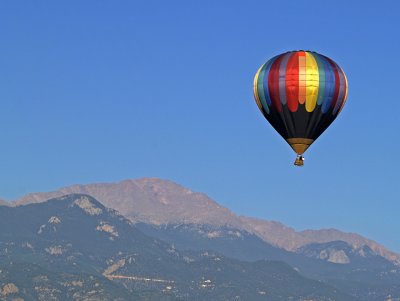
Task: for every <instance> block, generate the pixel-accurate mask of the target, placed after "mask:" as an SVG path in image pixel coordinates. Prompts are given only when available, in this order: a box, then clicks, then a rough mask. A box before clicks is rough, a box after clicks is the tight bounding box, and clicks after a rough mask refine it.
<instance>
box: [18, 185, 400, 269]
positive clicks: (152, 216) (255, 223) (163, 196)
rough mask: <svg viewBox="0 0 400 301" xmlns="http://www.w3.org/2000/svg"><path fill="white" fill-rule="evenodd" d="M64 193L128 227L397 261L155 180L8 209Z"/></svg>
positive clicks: (346, 236)
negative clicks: (196, 228)
mask: <svg viewBox="0 0 400 301" xmlns="http://www.w3.org/2000/svg"><path fill="white" fill-rule="evenodd" d="M69 193H84V194H89V195H91V196H93V197H95V198H96V199H98V200H99V201H100V202H102V203H103V204H105V205H106V206H107V207H110V208H114V209H116V210H118V211H119V212H121V213H122V214H123V215H124V216H126V217H127V218H129V219H130V220H131V221H133V222H135V223H136V222H143V223H147V224H153V225H167V224H200V225H205V224H207V225H212V226H228V227H232V228H236V229H239V230H245V231H247V232H249V233H252V234H255V235H257V236H258V237H260V238H261V239H262V240H264V241H265V242H268V243H270V244H272V245H275V246H277V247H280V248H284V249H286V250H288V251H295V250H296V249H298V248H300V247H302V246H305V245H308V244H311V243H327V242H331V241H338V240H341V241H345V242H347V243H348V244H349V245H350V246H352V247H353V248H354V249H359V248H362V247H363V246H364V245H366V246H368V247H369V248H370V249H371V250H373V251H374V252H375V253H376V254H378V255H380V256H383V257H384V258H386V259H388V260H390V261H392V262H394V263H397V264H400V255H399V254H396V253H394V252H391V251H390V250H388V249H386V248H385V247H383V246H382V245H379V244H378V243H376V242H374V241H372V240H369V239H367V238H364V237H362V236H360V235H358V234H354V233H344V232H341V231H338V230H335V229H324V230H306V231H301V232H297V231H295V230H294V229H292V228H290V227H287V226H284V225H282V224H281V223H278V222H273V221H265V220H260V219H254V218H249V217H239V216H237V215H235V214H234V213H233V212H232V211H230V210H229V209H227V208H225V207H223V206H220V205H219V204H217V203H216V202H214V201H213V200H211V199H210V198H208V197H207V196H206V195H205V194H203V193H196V192H192V191H190V190H189V189H186V188H184V187H182V186H180V185H177V184H175V183H173V182H171V181H166V180H160V179H152V178H147V179H139V180H126V181H122V182H119V183H113V184H89V185H74V186H70V187H65V188H61V189H60V190H58V191H54V192H46V193H33V194H28V195H26V196H24V197H22V198H21V199H19V200H16V201H15V202H14V205H22V204H27V203H35V202H43V201H45V200H48V199H50V198H53V197H60V196H62V195H65V194H69Z"/></svg>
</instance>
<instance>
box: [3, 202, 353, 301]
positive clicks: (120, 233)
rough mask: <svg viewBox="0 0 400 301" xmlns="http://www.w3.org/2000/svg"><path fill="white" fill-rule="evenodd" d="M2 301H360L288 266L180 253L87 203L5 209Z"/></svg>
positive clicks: (206, 253) (97, 205)
mask: <svg viewBox="0 0 400 301" xmlns="http://www.w3.org/2000/svg"><path fill="white" fill-rule="evenodd" d="M0 229H2V231H1V232H0V266H1V271H0V299H1V300H150V301H152V300H343V301H346V300H349V301H350V300H356V299H354V298H353V297H350V296H349V295H346V294H345V293H341V292H340V291H339V290H337V289H336V288H333V287H332V286H329V285H327V284H324V283H321V282H319V281H314V280H310V279H308V278H305V277H303V276H301V275H300V274H299V273H298V272H297V271H295V270H294V269H293V268H291V267H290V266H288V265H287V264H285V263H282V262H268V261H257V262H242V261H238V260H235V259H229V258H226V257H224V256H221V255H218V254H217V253H213V252H210V251H202V252H196V251H179V250H177V249H176V248H175V247H173V246H171V245H170V244H168V243H165V242H162V241H160V240H158V239H156V238H153V237H150V236H148V235H146V234H144V233H143V232H142V231H141V230H139V229H138V228H137V227H136V226H134V225H133V224H132V223H131V222H130V221H129V220H127V219H126V218H124V217H123V216H121V215H120V214H119V213H118V212H116V211H114V210H113V209H107V208H105V207H104V206H103V205H102V204H100V203H99V202H98V201H96V200H95V199H94V198H92V197H90V196H88V195H79V194H74V195H67V196H64V197H61V198H58V199H54V200H50V201H48V202H44V203H40V204H29V205H25V206H18V207H14V208H13V207H6V206H1V207H0Z"/></svg>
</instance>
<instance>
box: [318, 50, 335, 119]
mask: <svg viewBox="0 0 400 301" xmlns="http://www.w3.org/2000/svg"><path fill="white" fill-rule="evenodd" d="M320 58H321V59H322V61H323V62H324V68H325V92H324V103H323V104H322V108H321V110H322V113H324V114H325V113H326V112H328V111H329V108H330V105H331V102H332V99H333V95H334V93H335V84H336V82H335V72H334V70H333V67H332V65H331V64H330V63H329V61H328V60H327V59H326V58H325V57H324V56H322V55H321V56H320Z"/></svg>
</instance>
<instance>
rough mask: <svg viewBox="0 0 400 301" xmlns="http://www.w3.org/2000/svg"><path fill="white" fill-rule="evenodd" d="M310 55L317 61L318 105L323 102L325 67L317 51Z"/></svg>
mask: <svg viewBox="0 0 400 301" xmlns="http://www.w3.org/2000/svg"><path fill="white" fill-rule="evenodd" d="M312 55H313V56H314V58H315V60H316V61H317V65H318V74H319V85H318V98H317V105H319V106H320V105H321V104H322V103H323V102H324V93H325V67H324V62H323V61H322V59H321V57H320V56H319V54H318V53H315V52H313V53H312Z"/></svg>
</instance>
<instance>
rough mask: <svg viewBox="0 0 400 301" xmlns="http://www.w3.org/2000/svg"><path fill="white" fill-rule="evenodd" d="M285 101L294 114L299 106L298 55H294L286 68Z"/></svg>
mask: <svg viewBox="0 0 400 301" xmlns="http://www.w3.org/2000/svg"><path fill="white" fill-rule="evenodd" d="M286 99H287V104H288V107H289V110H290V111H291V112H296V111H297V108H298V106H299V55H298V53H294V54H293V55H292V57H291V58H290V59H289V61H288V63H287V67H286Z"/></svg>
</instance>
